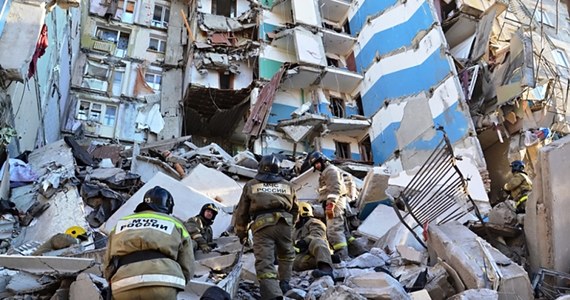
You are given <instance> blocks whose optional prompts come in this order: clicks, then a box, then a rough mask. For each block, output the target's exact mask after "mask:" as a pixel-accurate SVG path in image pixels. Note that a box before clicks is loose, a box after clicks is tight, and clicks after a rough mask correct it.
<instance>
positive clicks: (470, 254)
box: [428, 222, 533, 300]
mask: <svg viewBox="0 0 570 300" xmlns="http://www.w3.org/2000/svg"><path fill="white" fill-rule="evenodd" d="M428 232H429V238H428V248H429V249H430V251H433V252H434V253H435V254H436V255H437V256H438V257H440V258H441V259H442V260H443V261H445V262H447V263H448V264H449V265H450V266H451V267H452V268H453V269H454V270H455V271H456V272H457V273H458V274H459V276H460V277H461V280H462V281H463V283H464V284H465V286H466V287H467V288H468V289H477V288H485V287H486V286H487V285H488V284H489V282H488V279H487V277H486V275H485V274H486V273H485V268H486V266H487V267H488V266H489V264H488V263H486V262H484V256H483V251H482V249H481V246H480V245H479V242H478V241H477V238H478V237H477V235H476V234H475V233H473V232H472V231H470V230H469V229H467V228H466V227H465V226H463V225H461V224H460V223H458V222H451V223H447V224H444V225H440V226H430V227H429V230H428ZM483 245H485V248H486V249H487V251H488V252H489V253H490V255H491V256H492V258H493V259H494V260H495V261H496V262H497V264H496V265H497V267H498V270H499V271H500V273H501V274H502V277H501V279H500V282H499V290H498V292H499V299H501V300H506V299H513V298H517V299H522V300H525V299H528V300H530V299H533V296H532V295H533V293H532V287H531V284H530V280H529V278H528V274H527V273H526V271H525V270H524V269H523V268H522V267H521V266H519V265H517V264H515V263H514V262H512V261H511V260H510V259H509V258H507V257H506V256H505V255H503V254H502V253H501V252H499V251H498V250H497V249H495V248H493V247H492V246H490V245H489V244H488V243H486V242H484V241H483Z"/></svg>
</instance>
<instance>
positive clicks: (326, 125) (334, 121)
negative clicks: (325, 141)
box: [277, 114, 372, 143]
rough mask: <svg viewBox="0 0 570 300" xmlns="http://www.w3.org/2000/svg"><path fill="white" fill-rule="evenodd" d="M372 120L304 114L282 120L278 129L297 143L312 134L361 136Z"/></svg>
mask: <svg viewBox="0 0 570 300" xmlns="http://www.w3.org/2000/svg"><path fill="white" fill-rule="evenodd" d="M371 124H372V123H371V121H370V120H368V119H364V120H358V119H343V118H335V117H327V116H324V115H319V114H304V115H303V116H301V117H299V118H295V119H290V120H282V121H279V123H278V124H277V129H279V130H281V131H283V132H285V134H286V135H287V136H289V137H290V138H291V139H292V140H293V141H294V142H295V143H298V142H300V141H302V140H303V139H305V138H306V137H308V136H310V135H311V134H317V135H318V134H321V133H323V132H324V133H339V132H342V134H343V135H346V136H349V137H360V136H362V134H363V133H364V132H365V131H366V130H368V128H370V125H371Z"/></svg>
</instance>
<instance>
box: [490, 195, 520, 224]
mask: <svg viewBox="0 0 570 300" xmlns="http://www.w3.org/2000/svg"><path fill="white" fill-rule="evenodd" d="M510 202H512V201H510V200H508V201H505V202H501V203H499V204H497V205H496V206H495V207H493V209H491V211H490V212H489V223H491V224H497V225H516V224H517V223H518V222H517V214H516V212H515V208H514V205H513V204H511V203H510Z"/></svg>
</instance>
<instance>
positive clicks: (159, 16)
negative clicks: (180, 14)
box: [150, 4, 170, 28]
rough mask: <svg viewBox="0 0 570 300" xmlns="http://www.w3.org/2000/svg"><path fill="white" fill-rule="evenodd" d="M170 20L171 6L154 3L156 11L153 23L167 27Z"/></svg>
mask: <svg viewBox="0 0 570 300" xmlns="http://www.w3.org/2000/svg"><path fill="white" fill-rule="evenodd" d="M169 20H170V8H168V7H166V6H163V5H158V4H155V5H154V13H153V15H152V21H151V23H150V24H151V25H152V26H155V27H161V28H166V27H168V22H169Z"/></svg>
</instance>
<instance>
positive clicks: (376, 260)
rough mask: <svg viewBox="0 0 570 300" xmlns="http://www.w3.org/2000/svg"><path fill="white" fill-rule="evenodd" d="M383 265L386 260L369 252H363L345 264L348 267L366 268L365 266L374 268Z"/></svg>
mask: <svg viewBox="0 0 570 300" xmlns="http://www.w3.org/2000/svg"><path fill="white" fill-rule="evenodd" d="M384 265H386V261H385V260H383V259H382V258H380V257H378V256H376V255H374V254H371V253H364V254H362V255H360V256H359V257H357V258H355V259H353V260H351V261H350V262H348V264H347V265H346V266H347V267H349V268H361V269H366V268H374V267H378V266H384Z"/></svg>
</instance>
